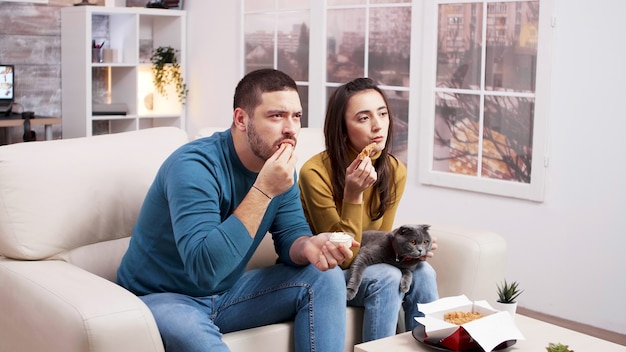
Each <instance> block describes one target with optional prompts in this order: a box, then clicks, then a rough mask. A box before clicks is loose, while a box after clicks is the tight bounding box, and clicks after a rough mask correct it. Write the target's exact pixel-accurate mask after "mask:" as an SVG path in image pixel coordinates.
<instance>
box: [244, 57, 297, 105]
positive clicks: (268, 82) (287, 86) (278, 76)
mask: <svg viewBox="0 0 626 352" xmlns="http://www.w3.org/2000/svg"><path fill="white" fill-rule="evenodd" d="M281 90H295V91H296V92H297V91H298V86H297V85H296V82H295V81H294V80H293V78H291V77H289V75H287V74H286V73H284V72H282V71H278V70H275V69H271V68H264V69H260V70H256V71H252V72H250V73H248V74H247V75H245V76H244V77H243V78H242V79H241V81H239V83H238V84H237V88H235V97H234V99H233V110H234V109H236V108H242V109H243V110H245V111H246V112H247V113H248V114H252V112H253V111H254V108H256V107H257V106H258V105H259V104H260V103H261V94H263V93H267V92H277V91H281Z"/></svg>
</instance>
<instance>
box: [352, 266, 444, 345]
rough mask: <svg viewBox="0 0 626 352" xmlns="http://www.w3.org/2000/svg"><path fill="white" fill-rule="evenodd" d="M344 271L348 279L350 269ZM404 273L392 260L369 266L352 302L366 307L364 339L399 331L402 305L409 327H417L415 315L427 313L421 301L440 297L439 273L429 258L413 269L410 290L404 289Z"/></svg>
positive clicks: (408, 328)
mask: <svg viewBox="0 0 626 352" xmlns="http://www.w3.org/2000/svg"><path fill="white" fill-rule="evenodd" d="M344 275H345V279H346V282H348V279H349V278H350V273H349V271H348V270H344ZM401 277H402V273H401V272H400V269H398V268H396V267H394V266H392V265H389V264H375V265H370V266H368V267H367V268H366V269H365V272H364V273H363V281H362V282H361V286H360V287H359V292H358V293H357V295H356V297H354V299H352V300H351V301H349V302H348V305H349V306H353V307H364V308H365V312H364V315H363V342H367V341H371V340H376V339H380V338H383V337H387V336H393V335H395V334H396V329H397V324H398V313H399V312H400V307H401V306H402V307H403V309H404V319H405V327H406V330H407V331H411V330H413V328H414V327H415V326H416V324H417V322H416V321H415V319H413V318H414V317H421V316H424V314H422V313H421V312H420V311H419V310H418V309H417V304H418V303H428V302H432V301H435V300H437V299H438V298H439V294H438V293H437V275H436V273H435V270H434V269H433V267H432V266H430V264H428V263H427V262H421V263H420V264H419V266H418V267H417V269H415V271H413V281H412V283H411V288H410V289H409V291H408V292H407V293H406V294H402V292H400V278H401Z"/></svg>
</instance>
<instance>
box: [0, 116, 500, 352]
mask: <svg viewBox="0 0 626 352" xmlns="http://www.w3.org/2000/svg"><path fill="white" fill-rule="evenodd" d="M204 132H206V133H208V131H204ZM321 138H322V137H321V131H320V130H319V129H304V130H303V131H302V134H301V142H300V143H299V144H298V148H297V149H296V150H297V151H298V153H299V155H300V165H301V163H302V162H303V161H304V160H306V158H308V156H310V155H311V154H313V153H315V152H317V151H319V150H320V149H321V148H323V140H322V139H321ZM307 139H309V140H308V141H307ZM187 140H188V136H187V134H186V133H185V132H183V131H181V130H179V129H176V128H171V127H161V128H153V129H148V130H141V131H135V132H127V133H120V134H113V135H106V136H96V137H87V138H76V139H67V140H56V141H42V142H30V143H20V144H13V145H8V146H1V147H0V352H9V351H10V352H20V351H24V352H26V351H28V352H32V351H59V352H73V351H91V352H111V351H116V352H121V351H129V352H130V351H132V352H143V351H163V345H162V343H161V339H160V336H159V332H158V329H157V327H156V324H155V322H154V319H153V317H152V315H151V313H150V311H149V310H148V308H147V307H146V306H145V305H144V304H143V303H142V301H141V300H139V299H138V298H137V297H135V296H134V295H133V294H131V293H130V292H128V291H126V290H125V289H123V288H121V287H120V286H118V285H116V284H115V283H114V281H115V275H116V270H117V266H118V265H119V262H120V260H121V258H122V256H123V254H124V252H125V251H126V248H127V246H128V240H129V238H130V236H131V231H132V226H133V224H134V222H135V219H136V216H137V213H138V211H139V208H140V206H141V203H142V201H143V197H144V195H145V193H146V191H147V188H148V187H149V185H150V183H151V182H152V179H153V177H154V174H155V172H156V170H157V168H158V167H159V165H160V164H161V162H162V161H163V160H164V159H165V158H166V157H167V156H168V155H169V154H170V153H171V152H172V151H173V150H174V149H175V148H177V147H178V146H180V145H181V144H183V143H185V142H186V141H187ZM412 220H413V219H397V223H406V222H414V221H412ZM432 233H433V234H434V235H435V236H437V237H438V240H439V250H437V252H436V256H435V258H433V259H432V260H431V263H432V264H433V266H434V267H435V269H436V270H437V272H438V285H439V292H440V295H441V296H449V295H457V294H461V293H464V294H466V295H468V296H469V297H470V298H472V299H491V298H494V297H493V296H494V295H495V283H496V282H498V281H500V280H501V279H502V278H503V276H504V267H505V261H506V245H505V242H504V240H503V239H502V237H501V236H500V235H498V234H495V233H492V232H489V231H483V230H478V229H469V228H465V227H459V226H449V225H444V224H433V227H432ZM268 238H269V236H268ZM269 241H271V239H270V240H269ZM269 241H266V242H265V243H264V246H263V247H262V249H261V250H259V251H258V252H257V255H255V257H254V258H253V261H252V262H251V263H250V267H255V266H261V265H270V264H271V263H272V262H273V260H274V258H275V256H274V253H273V248H272V245H271V243H270V242H269ZM361 318H362V311H361V310H360V309H355V308H348V317H347V320H348V331H347V336H346V347H345V350H346V351H352V349H353V348H352V346H353V345H354V344H355V343H358V342H359V339H360V329H361ZM224 341H225V342H226V343H227V344H228V346H229V347H230V348H231V350H232V351H242V352H243V351H252V350H254V351H259V352H264V351H272V352H282V351H293V347H292V346H293V343H292V342H293V335H292V324H291V323H289V322H287V323H281V324H274V325H270V326H264V327H260V328H255V329H249V330H243V331H238V332H234V333H229V334H226V335H224Z"/></svg>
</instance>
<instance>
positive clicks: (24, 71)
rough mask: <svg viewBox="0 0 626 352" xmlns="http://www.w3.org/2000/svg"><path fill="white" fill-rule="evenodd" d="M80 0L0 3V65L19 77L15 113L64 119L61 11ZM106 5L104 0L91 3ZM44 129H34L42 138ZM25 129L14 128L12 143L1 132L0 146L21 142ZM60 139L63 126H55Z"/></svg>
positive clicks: (142, 0) (136, 1) (138, 1)
mask: <svg viewBox="0 0 626 352" xmlns="http://www.w3.org/2000/svg"><path fill="white" fill-rule="evenodd" d="M80 2H81V1H80V0H48V4H34V3H28V2H4V1H1V0H0V63H5V64H14V65H15V75H16V86H15V102H16V103H18V104H19V105H21V106H19V105H18V106H16V107H15V108H14V109H13V111H15V112H21V111H24V110H26V111H34V112H35V114H37V115H42V116H54V117H57V116H61V11H60V10H61V8H63V7H65V6H73V5H74V3H80ZM91 2H92V3H93V4H94V5H104V0H91ZM146 3H147V0H127V1H126V5H127V6H141V7H143V6H144V5H145V4H146ZM43 128H44V127H43V126H33V130H34V131H35V132H36V133H37V139H38V140H41V139H43V136H44V132H43ZM22 134H23V130H22V128H21V127H20V128H17V127H16V128H12V129H11V130H10V137H9V140H6V138H5V135H4V133H0V145H2V144H6V143H15V142H20V141H21V140H22ZM53 138H55V139H57V138H61V126H60V125H57V126H54V127H53Z"/></svg>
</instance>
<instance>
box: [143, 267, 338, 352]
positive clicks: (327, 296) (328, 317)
mask: <svg viewBox="0 0 626 352" xmlns="http://www.w3.org/2000/svg"><path fill="white" fill-rule="evenodd" d="M140 298H141V299H142V300H143V301H144V302H145V303H146V304H147V305H148V307H149V308H150V310H151V311H152V314H153V315H154V318H155V320H156V323H157V326H158V328H159V332H160V333H161V338H162V339H163V343H164V345H165V349H166V351H177V352H182V351H211V352H218V351H228V347H227V346H226V345H225V344H224V343H223V342H222V340H221V334H224V333H228V332H232V331H237V330H243V329H248V328H253V327H258V326H262V325H268V324H273V323H278V322H283V321H288V320H294V333H295V336H294V342H295V350H296V351H318V352H332V351H337V352H339V351H343V349H344V341H345V334H346V284H345V280H344V277H343V274H342V272H341V269H340V268H339V267H337V268H335V269H332V270H329V271H326V272H321V271H319V270H318V269H316V268H315V267H314V266H312V265H308V266H305V267H290V266H286V265H282V264H277V265H273V266H271V267H267V268H262V269H256V270H250V271H246V272H245V273H244V275H243V276H242V277H241V278H240V279H239V280H238V281H237V283H236V284H235V285H234V286H233V287H232V288H231V289H230V290H228V291H227V292H224V293H222V294H218V295H214V296H207V297H189V296H185V295H181V294H175V293H154V294H150V295H147V296H142V297H140Z"/></svg>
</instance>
